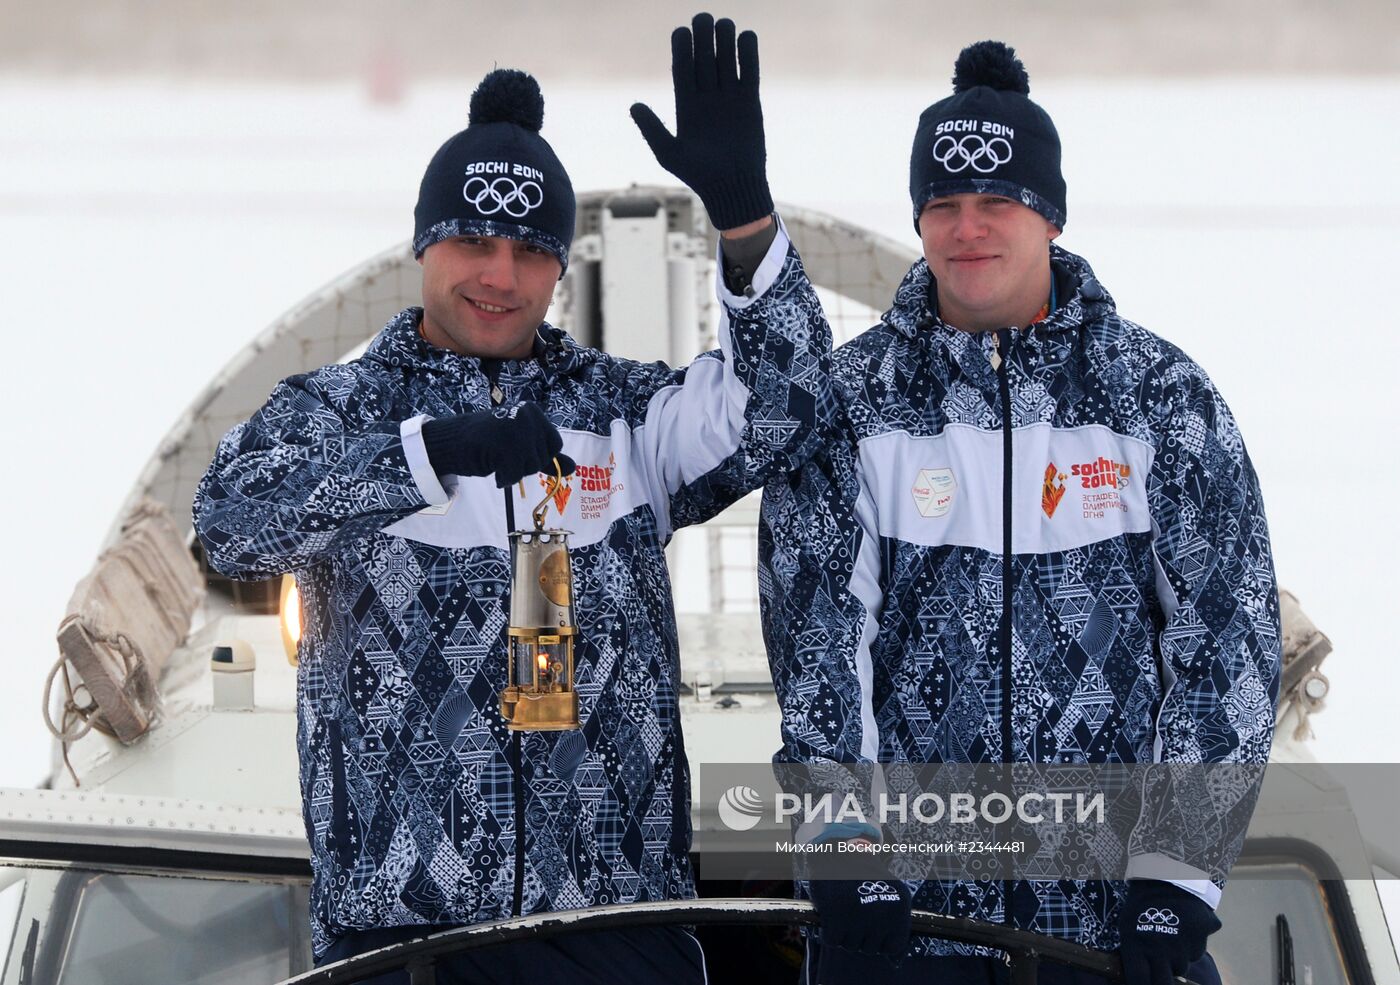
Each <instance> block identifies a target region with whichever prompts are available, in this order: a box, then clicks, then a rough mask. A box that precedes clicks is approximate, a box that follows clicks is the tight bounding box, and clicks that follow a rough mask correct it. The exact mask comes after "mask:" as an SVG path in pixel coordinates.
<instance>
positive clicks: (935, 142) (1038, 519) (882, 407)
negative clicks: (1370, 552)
mask: <svg viewBox="0 0 1400 985" xmlns="http://www.w3.org/2000/svg"><path fill="white" fill-rule="evenodd" d="M954 89H955V91H954V94H953V95H952V96H950V97H948V98H946V99H943V100H941V101H939V102H937V103H935V104H933V105H932V106H930V107H929V108H928V109H927V110H925V111H924V113H923V115H922V116H921V117H920V119H919V124H918V128H917V131H916V133H915V137H914V148H913V154H912V158H911V161H910V181H909V186H910V195H911V200H912V205H913V220H914V228H915V230H916V232H917V233H918V234H919V237H920V240H921V241H922V245H923V254H924V256H923V258H922V259H920V260H919V261H918V262H917V263H916V264H914V266H913V267H912V268H911V269H910V271H909V273H908V275H907V276H906V277H905V278H904V281H903V282H902V283H901V284H900V286H899V288H898V289H897V290H896V292H895V296H894V301H893V304H892V306H891V307H890V309H889V311H887V312H886V313H885V314H884V316H883V317H882V319H881V322H880V324H878V325H876V326H875V327H874V328H872V329H870V330H869V331H867V332H865V333H864V334H862V335H861V336H859V337H858V338H856V339H854V340H853V341H851V342H850V343H849V344H847V345H845V346H843V347H842V348H841V349H839V350H837V352H836V353H835V354H834V355H833V366H832V376H833V382H832V386H833V390H834V393H835V395H836V399H837V402H838V404H839V405H840V407H841V411H840V412H839V414H838V419H837V423H836V426H835V431H836V438H835V439H834V440H832V441H831V442H829V443H826V444H824V445H823V448H822V451H821V452H820V453H819V454H818V455H817V456H816V457H815V458H814V459H813V460H812V461H811V462H809V463H808V464H806V465H805V466H803V467H802V468H801V469H800V470H798V471H796V472H794V473H792V474H791V475H790V476H788V477H787V480H786V481H777V482H771V483H769V485H768V486H767V487H766V490H765V494H764V505H763V512H762V520H761V525H760V541H759V545H760V546H759V551H760V577H759V585H760V587H761V589H762V603H763V622H764V633H765V640H766V643H767V646H768V652H769V658H770V662H771V665H772V671H773V678H774V684H775V687H776V690H777V693H778V696H779V700H780V702H781V704H782V708H783V716H782V727H783V746H782V749H781V750H780V752H779V754H778V755H777V757H775V758H776V760H777V761H778V762H779V763H780V764H781V763H792V764H799V765H802V766H814V765H820V766H821V767H822V770H821V775H822V776H837V777H842V776H845V777H852V776H854V777H869V776H873V777H874V778H875V779H873V780H870V779H862V780H860V781H859V782H860V784H864V787H863V790H862V791H861V792H862V795H863V796H865V797H866V798H867V799H871V798H873V797H874V790H875V789H876V788H875V787H874V786H873V785H872V784H874V783H876V782H878V781H879V779H880V776H881V771H880V770H879V768H878V765H877V764H881V763H890V762H899V763H903V764H919V763H992V764H995V763H1056V764H1060V763H1067V764H1146V763H1154V762H1163V763H1245V764H1262V763H1263V762H1265V761H1266V759H1267V757H1268V755H1269V749H1270V744H1271V740H1272V732H1273V724H1274V700H1275V698H1276V696H1277V691H1278V679H1279V639H1280V634H1279V614H1278V602H1277V593H1276V588H1275V582H1274V573H1273V565H1272V560H1271V554H1270V548H1269V540H1268V533H1267V528H1266V526H1265V522H1264V514H1263V506H1262V502H1261V499H1260V493H1259V487H1258V483H1257V482H1256V480H1255V476H1254V472H1253V469H1252V467H1251V465H1250V462H1249V458H1248V456H1247V455H1246V454H1245V450H1244V445H1243V443H1242V441H1241V439H1240V435H1239V432H1238V430H1237V429H1236V426H1235V421H1234V419H1233V417H1232V416H1231V414H1230V412H1229V410H1228V408H1227V407H1226V406H1225V403H1224V402H1223V400H1222V399H1221V397H1220V395H1219V394H1218V393H1217V392H1216V390H1215V387H1214V386H1213V385H1212V384H1211V381H1210V380H1209V378H1208V377H1207V376H1206V374H1205V373H1204V372H1203V371H1202V370H1201V369H1200V368H1199V367H1198V366H1197V365H1196V364H1195V363H1193V362H1192V361H1191V360H1190V359H1188V358H1187V357H1186V356H1185V355H1184V354H1182V353H1181V352H1180V350H1178V349H1176V348H1175V347H1174V346H1172V345H1171V344H1169V343H1167V342H1166V341H1164V340H1162V339H1161V338H1159V337H1157V336H1155V335H1152V334H1151V333H1149V332H1147V331H1146V330H1144V329H1142V328H1140V327H1138V326H1137V325H1134V324H1133V323H1131V322H1129V321H1127V320H1125V319H1123V318H1122V317H1120V316H1119V315H1118V313H1117V311H1116V310H1115V307H1114V302H1113V299H1112V298H1111V297H1110V296H1109V294H1108V291H1107V290H1105V288H1104V287H1103V285H1101V284H1100V283H1099V281H1098V279H1097V278H1096V277H1095V276H1094V272H1093V270H1092V269H1091V268H1090V267H1089V264H1088V263H1087V262H1085V261H1084V260H1083V259H1082V258H1080V257H1078V256H1076V255H1074V254H1072V253H1070V252H1068V251H1066V250H1064V249H1061V248H1060V247H1059V246H1058V245H1056V244H1055V243H1054V240H1055V239H1056V238H1057V237H1059V235H1060V233H1061V231H1062V230H1063V229H1064V226H1065V221H1066V194H1065V182H1064V179H1063V177H1062V176H1061V173H1060V142H1059V137H1058V135H1057V133H1056V131H1055V127H1054V124H1053V123H1052V122H1051V120H1050V117H1049V116H1048V115H1047V114H1046V113H1045V111H1044V110H1043V109H1041V108H1040V107H1039V106H1037V105H1036V104H1035V103H1034V102H1032V101H1031V99H1030V98H1029V83H1028V80H1027V77H1026V73H1025V70H1024V68H1023V67H1022V66H1021V63H1020V62H1019V60H1017V59H1016V58H1015V56H1014V52H1013V51H1012V50H1011V49H1009V48H1007V47H1006V46H1005V45H1003V44H1000V43H998V42H982V43H980V44H976V45H972V46H971V47H969V48H967V49H965V50H964V51H963V52H962V54H961V56H960V57H959V59H958V62H957V68H956V75H955V78H954ZM833 764H846V765H845V766H844V767H836V766H834V765H833ZM812 772H813V773H814V774H816V773H817V772H818V771H815V770H813V771H812ZM990 772H992V773H993V774H997V773H998V771H996V770H991V771H990ZM889 775H890V771H889V770H888V768H886V769H885V770H884V776H885V777H888V776H889ZM896 775H897V776H900V777H907V776H908V775H909V770H908V768H907V767H905V768H902V770H901V771H899V772H898V773H897V774H896ZM1086 775H1087V774H1086ZM902 782H903V781H902ZM1248 797H1249V794H1248V793H1247V792H1245V793H1241V794H1239V796H1238V797H1237V798H1236V799H1235V800H1233V801H1232V802H1230V803H1222V804H1218V805H1215V806H1216V807H1217V808H1219V809H1221V810H1223V811H1234V812H1235V813H1236V814H1237V815H1243V816H1245V817H1247V815H1248V812H1249V810H1250V809H1251V808H1252V800H1249V799H1248ZM1222 799H1224V795H1222ZM1161 806H1162V810H1163V813H1164V814H1165V813H1169V812H1170V811H1171V810H1172V809H1173V808H1174V807H1176V806H1178V805H1174V804H1164V805H1161ZM875 816H876V817H878V816H879V815H878V814H876V815H875ZM1142 816H1143V817H1147V816H1149V815H1148V814H1147V813H1145V812H1144V814H1143V815H1142ZM897 834H898V832H896V831H895V830H894V829H893V828H888V827H887V828H886V829H884V830H882V829H881V828H879V827H877V826H875V825H873V824H869V825H867V824H857V823H851V822H846V823H840V824H832V825H827V826H825V827H824V828H823V827H822V826H820V825H818V826H817V828H816V830H815V831H807V832H806V833H805V837H808V838H809V839H811V840H821V841H829V840H842V841H855V842H859V841H870V842H878V841H880V840H881V839H882V838H884V837H890V836H895V835H897ZM1186 834H1187V836H1188V837H1189V836H1190V835H1191V834H1192V832H1191V831H1190V830H1189V826H1187V832H1186ZM1242 837H1243V833H1242V830H1241V832H1240V837H1239V839H1236V840H1233V841H1229V842H1228V843H1227V844H1224V845H1221V846H1219V847H1220V852H1221V854H1222V855H1223V857H1222V858H1220V859H1219V860H1218V861H1219V863H1220V864H1219V866H1216V865H1214V864H1213V865H1212V866H1211V869H1210V871H1209V872H1207V871H1205V870H1202V869H1199V868H1195V867H1193V866H1189V865H1185V864H1182V863H1183V862H1184V861H1185V860H1183V859H1179V858H1176V857H1174V856H1169V855H1167V854H1165V853H1162V852H1152V851H1143V850H1142V849H1141V846H1140V845H1139V844H1138V843H1137V842H1133V843H1127V841H1126V839H1125V841H1124V843H1123V844H1121V845H1120V846H1119V847H1120V848H1121V850H1122V851H1121V856H1120V857H1122V858H1126V859H1127V865H1126V870H1125V872H1124V874H1125V875H1126V877H1127V878H1126V879H1120V880H1119V881H1087V880H1075V879H1070V878H1065V879H1061V880H1059V881H1045V880H1029V879H1021V878H1007V879H1001V878H997V879H981V880H967V881H948V880H946V879H945V880H939V879H933V878H926V877H924V871H923V870H918V869H913V868H908V869H902V870H901V869H899V868H898V866H897V865H895V864H893V863H892V865H891V868H892V869H894V870H895V874H897V875H905V876H907V877H908V878H907V879H906V880H899V879H890V880H888V881H887V882H886V881H882V882H880V883H879V884H878V886H877V885H876V884H875V883H872V882H870V881H869V880H866V881H865V882H863V883H856V882H843V881H837V880H814V881H812V882H810V884H809V885H807V886H806V892H807V894H808V895H809V896H810V897H811V899H812V900H813V902H814V903H815V905H816V907H817V909H818V911H819V913H820V916H821V928H820V931H819V933H818V934H816V935H815V936H814V937H812V938H809V943H808V955H807V959H808V968H807V971H808V974H809V977H808V979H807V980H808V981H820V982H822V983H823V985H832V983H842V982H856V981H860V982H872V981H900V982H915V981H920V982H922V981H937V982H940V983H962V982H976V983H991V982H1005V981H1006V980H1007V969H1006V966H1005V965H1004V964H1003V963H1002V962H1001V961H1000V960H993V959H992V958H991V957H988V956H987V955H989V954H991V953H992V952H989V951H985V950H980V951H979V950H978V949H976V948H973V947H971V946H967V945H960V944H951V943H948V942H944V941H938V940H933V939H924V938H914V939H912V940H911V939H910V938H909V927H910V922H909V915H908V913H909V908H910V906H911V904H912V906H913V907H915V908H919V909H927V910H933V911H936V912H940V913H943V914H947V915H950V916H957V917H971V918H975V919H980V920H984V921H992V922H995V923H1000V924H1004V925H1006V926H1008V927H1014V928H1019V929H1022V930H1028V931H1034V932H1039V933H1042V934H1050V935H1053V936H1055V937H1059V938H1064V939H1067V940H1071V941H1075V942H1078V943H1080V944H1084V945H1087V946H1089V947H1091V948H1096V949H1098V950H1101V951H1107V952H1114V951H1116V952H1117V954H1118V955H1119V956H1120V957H1121V960H1122V964H1123V968H1124V971H1125V974H1126V980H1127V981H1128V982H1129V983H1131V985H1166V983H1168V982H1170V981H1171V980H1172V975H1174V974H1176V975H1180V974H1187V975H1188V976H1189V977H1190V978H1191V980H1193V981H1195V982H1198V983H1202V985H1208V983H1218V982H1219V978H1218V976H1217V974H1216V972H1215V970H1214V965H1213V963H1212V962H1211V959H1210V957H1209V956H1208V955H1207V954H1206V939H1207V937H1208V936H1209V935H1210V934H1211V933H1212V932H1213V931H1214V930H1216V929H1218V928H1219V926H1220V923H1219V921H1218V920H1217V918H1216V916H1215V907H1216V904H1217V903H1218V902H1219V900H1220V894H1221V886H1222V884H1223V878H1222V876H1221V873H1223V872H1226V871H1228V869H1229V865H1230V863H1231V862H1232V861H1233V859H1234V857H1235V856H1236V855H1237V853H1238V851H1239V848H1240V845H1241V843H1242ZM847 847H851V846H847ZM857 847H858V846H857ZM866 847H867V848H875V847H878V846H875V845H870V846H866ZM884 847H886V848H888V847H890V846H884ZM1098 847H1100V848H1102V847H1104V846H1102V845H1100V846H1098ZM872 854H880V853H878V852H872ZM890 854H892V853H887V854H885V856H884V857H889V856H890ZM896 857H897V856H896ZM872 886H876V888H881V887H883V888H885V889H888V890H889V891H888V892H885V891H882V892H879V893H875V892H873V891H871V887H872ZM1037 980H1038V981H1039V982H1040V983H1042V985H1050V983H1068V982H1075V983H1080V985H1089V983H1098V982H1103V981H1104V980H1105V979H1103V978H1100V977H1096V976H1094V975H1089V974H1085V973H1076V972H1071V971H1070V970H1069V969H1067V968H1065V967H1063V966H1059V965H1054V964H1051V963H1049V962H1045V963H1042V964H1041V966H1040V969H1039V978H1038V979H1037Z"/></svg>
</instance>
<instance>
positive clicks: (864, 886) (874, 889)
mask: <svg viewBox="0 0 1400 985" xmlns="http://www.w3.org/2000/svg"><path fill="white" fill-rule="evenodd" d="M857 892H859V893H860V894H861V895H862V896H872V895H874V894H875V893H892V892H894V890H893V889H891V888H890V884H889V883H887V882H863V883H861V884H860V888H859V889H858V890H857Z"/></svg>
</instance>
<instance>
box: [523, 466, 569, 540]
mask: <svg viewBox="0 0 1400 985" xmlns="http://www.w3.org/2000/svg"><path fill="white" fill-rule="evenodd" d="M562 488H564V466H562V465H560V464H559V459H557V458H556V459H554V474H553V475H552V476H550V477H549V481H548V482H546V483H545V489H544V499H542V500H540V501H539V503H537V504H536V505H535V508H534V509H533V510H531V511H530V516H532V517H534V520H535V529H536V530H543V529H544V515H545V514H546V513H548V512H549V501H550V499H552V498H553V496H554V494H555V493H557V492H558V491H559V490H560V489H562Z"/></svg>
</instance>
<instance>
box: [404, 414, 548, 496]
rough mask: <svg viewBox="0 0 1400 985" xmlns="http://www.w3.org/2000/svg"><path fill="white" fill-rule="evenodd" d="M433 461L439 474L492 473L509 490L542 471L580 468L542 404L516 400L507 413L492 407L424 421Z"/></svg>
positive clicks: (429, 459) (499, 484) (428, 446)
mask: <svg viewBox="0 0 1400 985" xmlns="http://www.w3.org/2000/svg"><path fill="white" fill-rule="evenodd" d="M423 446H424V447H425V448H426V449H427V451H428V464H429V465H431V466H432V467H433V471H434V472H436V473H437V474H438V475H492V474H494V475H495V476H496V485H497V486H499V487H501V488H504V487H506V486H509V485H512V484H514V483H516V482H519V481H520V480H521V479H523V478H525V476H527V475H533V474H534V473H536V472H544V473H546V474H548V475H553V474H554V459H556V458H558V459H559V465H560V469H561V471H562V472H563V473H564V474H565V475H569V474H571V473H572V472H573V471H574V460H573V459H572V458H570V457H569V456H568V455H564V454H561V453H560V449H562V448H563V447H564V439H563V438H561V437H560V436H559V429H558V428H556V427H555V426H554V425H553V424H551V423H549V418H547V417H545V416H544V411H542V410H540V407H539V404H534V403H530V402H528V401H527V402H525V403H521V404H516V405H515V406H514V407H512V408H510V410H509V411H506V412H504V413H501V414H499V415H498V414H496V413H494V412H492V411H489V410H482V411H477V412H476V413H474V414H458V415H456V416H455V417H443V418H439V419H438V420H435V421H427V422H425V423H424V424H423Z"/></svg>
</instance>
